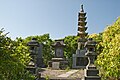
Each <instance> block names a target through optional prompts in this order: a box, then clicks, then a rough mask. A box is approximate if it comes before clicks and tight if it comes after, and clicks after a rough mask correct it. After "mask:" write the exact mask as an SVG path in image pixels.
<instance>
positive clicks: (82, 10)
mask: <svg viewBox="0 0 120 80" xmlns="http://www.w3.org/2000/svg"><path fill="white" fill-rule="evenodd" d="M81 12H84V9H83V4H82V5H81Z"/></svg>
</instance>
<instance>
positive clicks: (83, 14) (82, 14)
mask: <svg viewBox="0 0 120 80" xmlns="http://www.w3.org/2000/svg"><path fill="white" fill-rule="evenodd" d="M78 16H86V13H85V12H79V13H78Z"/></svg>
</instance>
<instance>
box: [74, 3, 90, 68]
mask: <svg viewBox="0 0 120 80" xmlns="http://www.w3.org/2000/svg"><path fill="white" fill-rule="evenodd" d="M85 16H86V13H85V12H84V9H83V5H81V11H80V12H79V14H78V33H77V36H79V37H80V38H79V39H78V49H77V50H76V54H73V63H72V68H83V69H84V68H85V67H86V65H87V64H88V58H87V57H86V56H85V53H86V49H85V47H84V44H85V42H86V41H87V39H86V36H87V34H88V33H86V32H85V31H86V30H87V27H85V26H86V24H87V22H86V18H87V17H85Z"/></svg>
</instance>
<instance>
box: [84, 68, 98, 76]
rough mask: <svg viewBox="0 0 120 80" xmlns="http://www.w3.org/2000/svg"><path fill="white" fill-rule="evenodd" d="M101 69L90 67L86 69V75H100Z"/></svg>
mask: <svg viewBox="0 0 120 80" xmlns="http://www.w3.org/2000/svg"><path fill="white" fill-rule="evenodd" d="M98 74H99V70H97V69H88V70H86V75H87V76H98Z"/></svg>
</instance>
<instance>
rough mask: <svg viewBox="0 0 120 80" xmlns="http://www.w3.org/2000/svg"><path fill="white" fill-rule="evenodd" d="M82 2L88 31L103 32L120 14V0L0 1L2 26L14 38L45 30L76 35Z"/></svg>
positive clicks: (53, 35) (54, 35)
mask: <svg viewBox="0 0 120 80" xmlns="http://www.w3.org/2000/svg"><path fill="white" fill-rule="evenodd" d="M81 4H83V5H84V10H85V12H87V22H88V24H87V27H88V30H87V32H88V33H89V34H93V33H100V32H102V31H103V30H104V29H105V27H106V25H110V24H112V23H113V22H115V20H116V19H117V17H119V16H120V9H119V8H120V0H0V28H4V29H5V32H10V33H9V35H8V36H10V37H11V38H13V39H15V38H16V37H23V38H25V37H27V36H33V35H42V34H45V33H49V34H50V37H51V38H52V39H58V38H64V37H65V36H68V35H77V27H78V26H77V23H78V20H77V19H78V11H80V5H81Z"/></svg>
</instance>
